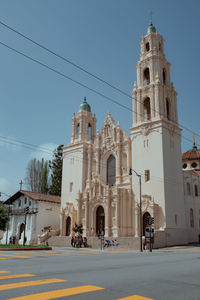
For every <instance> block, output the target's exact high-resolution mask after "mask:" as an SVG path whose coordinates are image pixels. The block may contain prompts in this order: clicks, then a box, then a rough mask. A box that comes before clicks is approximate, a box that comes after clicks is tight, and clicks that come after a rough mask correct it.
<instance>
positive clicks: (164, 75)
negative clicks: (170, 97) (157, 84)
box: [163, 69, 166, 84]
mask: <svg viewBox="0 0 200 300" xmlns="http://www.w3.org/2000/svg"><path fill="white" fill-rule="evenodd" d="M163 84H166V71H165V69H163Z"/></svg>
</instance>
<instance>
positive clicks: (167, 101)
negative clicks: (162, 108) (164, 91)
mask: <svg viewBox="0 0 200 300" xmlns="http://www.w3.org/2000/svg"><path fill="white" fill-rule="evenodd" d="M166 114H167V119H168V120H169V117H170V108H169V99H166Z"/></svg>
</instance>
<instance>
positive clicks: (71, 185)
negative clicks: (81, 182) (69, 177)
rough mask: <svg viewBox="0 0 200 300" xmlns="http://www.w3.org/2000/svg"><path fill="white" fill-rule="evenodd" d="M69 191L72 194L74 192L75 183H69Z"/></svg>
mask: <svg viewBox="0 0 200 300" xmlns="http://www.w3.org/2000/svg"><path fill="white" fill-rule="evenodd" d="M69 191H70V193H71V192H72V191H73V182H70V183H69Z"/></svg>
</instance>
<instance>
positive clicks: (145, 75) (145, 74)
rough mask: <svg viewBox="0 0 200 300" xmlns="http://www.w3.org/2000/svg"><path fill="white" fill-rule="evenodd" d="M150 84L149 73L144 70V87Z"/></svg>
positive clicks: (147, 69)
mask: <svg viewBox="0 0 200 300" xmlns="http://www.w3.org/2000/svg"><path fill="white" fill-rule="evenodd" d="M149 83H150V72H149V68H146V69H145V70H144V85H147V84H149Z"/></svg>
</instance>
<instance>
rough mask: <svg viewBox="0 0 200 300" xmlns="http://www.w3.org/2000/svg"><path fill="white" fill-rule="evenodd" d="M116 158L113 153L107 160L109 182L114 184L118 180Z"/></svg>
mask: <svg viewBox="0 0 200 300" xmlns="http://www.w3.org/2000/svg"><path fill="white" fill-rule="evenodd" d="M115 177H116V159H115V157H114V156H113V155H112V154H111V155H110V156H109V158H108V160H107V184H108V185H109V186H112V185H114V184H115V180H116V178H115Z"/></svg>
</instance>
